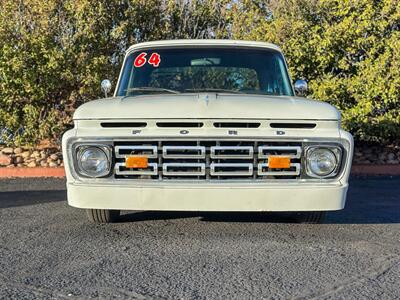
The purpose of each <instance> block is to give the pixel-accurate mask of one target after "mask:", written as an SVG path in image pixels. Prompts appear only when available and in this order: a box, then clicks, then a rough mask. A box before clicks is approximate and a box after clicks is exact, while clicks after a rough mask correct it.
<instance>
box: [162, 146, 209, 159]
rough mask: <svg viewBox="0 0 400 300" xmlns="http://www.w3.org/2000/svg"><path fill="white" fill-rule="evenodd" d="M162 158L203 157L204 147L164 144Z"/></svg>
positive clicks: (204, 154)
mask: <svg viewBox="0 0 400 300" xmlns="http://www.w3.org/2000/svg"><path fill="white" fill-rule="evenodd" d="M162 150H163V157H164V158H204V157H205V156H206V148H205V147H203V146H164V147H163V149H162Z"/></svg>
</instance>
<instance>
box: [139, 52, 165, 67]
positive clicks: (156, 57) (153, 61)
mask: <svg viewBox="0 0 400 300" xmlns="http://www.w3.org/2000/svg"><path fill="white" fill-rule="evenodd" d="M146 56H147V53H146V52H142V53H140V54H139V55H138V56H136V58H135V61H134V62H133V65H134V66H135V68H140V67H143V66H144V64H145V63H146V62H148V63H149V64H150V65H152V66H153V67H158V65H159V64H160V62H161V58H160V54H158V53H157V52H154V53H152V54H151V55H150V58H149V60H147V58H146Z"/></svg>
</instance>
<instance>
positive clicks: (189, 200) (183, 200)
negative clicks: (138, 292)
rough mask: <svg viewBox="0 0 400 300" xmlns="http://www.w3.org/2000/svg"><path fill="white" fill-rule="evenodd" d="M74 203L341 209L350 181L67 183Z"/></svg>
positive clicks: (215, 208)
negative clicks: (141, 184)
mask: <svg viewBox="0 0 400 300" xmlns="http://www.w3.org/2000/svg"><path fill="white" fill-rule="evenodd" d="M67 188H68V203H69V205H71V206H74V207H78V208H92V209H121V210H163V211H167V210H169V211H183V210H184V211H323V210H340V209H343V208H344V205H345V201H346V193H347V188H348V184H347V183H346V184H340V183H331V184H305V183H303V184H285V185H283V184H280V185H277V184H276V185H275V184H274V185H272V184H271V185H262V186H260V185H238V184H235V185H171V184H168V185H147V186H146V185H143V186H131V185H117V184H115V185H96V184H93V183H92V184H82V183H68V184H67Z"/></svg>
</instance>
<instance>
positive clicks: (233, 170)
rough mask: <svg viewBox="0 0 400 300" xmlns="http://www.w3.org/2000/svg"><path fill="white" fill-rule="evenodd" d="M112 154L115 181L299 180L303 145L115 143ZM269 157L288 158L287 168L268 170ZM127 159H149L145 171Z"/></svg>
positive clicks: (190, 142) (278, 143) (169, 142)
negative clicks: (129, 165) (140, 157)
mask: <svg viewBox="0 0 400 300" xmlns="http://www.w3.org/2000/svg"><path fill="white" fill-rule="evenodd" d="M114 152H115V154H114V158H115V165H114V166H115V167H114V176H115V178H116V179H134V180H144V179H146V180H149V179H150V180H185V179H188V180H228V179H233V180H235V179H248V180H266V179H299V178H300V176H301V170H302V142H267V141H230V140H221V141H218V140H217V141H215V140H213V141H207V140H201V141H183V140H178V141H158V142H157V141H136V140H135V141H131V142H129V141H124V142H115V143H114ZM271 155H273V156H288V157H290V159H291V163H290V168H287V169H272V168H269V165H268V157H269V156H271ZM127 156H146V157H148V167H147V168H145V169H133V168H132V169H130V168H126V167H125V158H126V157H127Z"/></svg>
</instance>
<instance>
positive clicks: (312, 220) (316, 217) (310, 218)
mask: <svg viewBox="0 0 400 300" xmlns="http://www.w3.org/2000/svg"><path fill="white" fill-rule="evenodd" d="M324 218H325V212H324V211H306V212H299V213H297V214H296V219H297V221H298V222H299V223H307V224H321V223H322V222H323V221H324Z"/></svg>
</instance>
